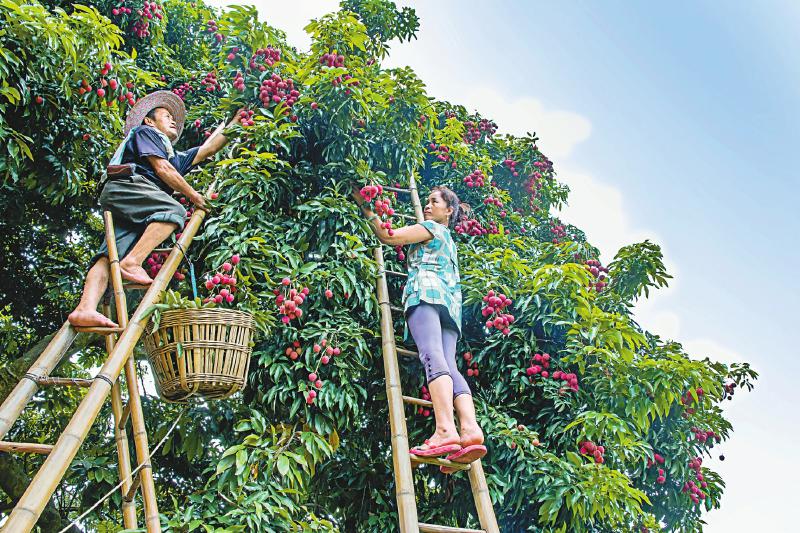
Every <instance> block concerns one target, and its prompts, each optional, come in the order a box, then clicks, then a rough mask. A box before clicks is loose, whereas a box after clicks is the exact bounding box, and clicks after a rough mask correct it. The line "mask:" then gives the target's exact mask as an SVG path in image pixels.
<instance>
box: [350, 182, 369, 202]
mask: <svg viewBox="0 0 800 533" xmlns="http://www.w3.org/2000/svg"><path fill="white" fill-rule="evenodd" d="M352 187H353V189H352V194H353V199H354V200H355V201H356V203H357V204H358V205H359V206H362V205H364V203H366V201H365V200H364V197H363V196H361V189H359V188H358V185H356V184H355V183H354V184H353V185H352Z"/></svg>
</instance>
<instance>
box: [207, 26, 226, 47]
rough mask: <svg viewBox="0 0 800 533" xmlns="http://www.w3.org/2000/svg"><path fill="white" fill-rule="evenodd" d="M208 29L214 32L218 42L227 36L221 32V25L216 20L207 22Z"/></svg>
mask: <svg viewBox="0 0 800 533" xmlns="http://www.w3.org/2000/svg"><path fill="white" fill-rule="evenodd" d="M206 31H207V32H209V33H213V34H214V40H215V41H216V42H217V43H221V42H222V40H223V39H224V38H225V36H224V35H222V34H221V33H220V32H219V26H217V21H215V20H209V21H208V22H206Z"/></svg>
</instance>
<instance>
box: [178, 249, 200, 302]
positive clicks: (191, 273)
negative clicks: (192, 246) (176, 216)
mask: <svg viewBox="0 0 800 533" xmlns="http://www.w3.org/2000/svg"><path fill="white" fill-rule="evenodd" d="M175 247H176V248H177V249H178V250H180V251H181V253H182V254H183V260H184V261H186V263H187V264H188V265H189V278H190V279H191V280H192V298H195V299H197V277H196V276H195V275H194V262H193V261H192V257H191V256H190V255H189V254H188V253H187V252H186V249H185V248H184V247H183V246H182V245H181V243H179V242H178V241H175Z"/></svg>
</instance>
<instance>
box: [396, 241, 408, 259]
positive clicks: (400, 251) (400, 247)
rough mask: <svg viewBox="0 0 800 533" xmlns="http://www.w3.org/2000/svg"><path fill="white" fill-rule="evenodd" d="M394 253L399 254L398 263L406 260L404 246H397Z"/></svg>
mask: <svg viewBox="0 0 800 533" xmlns="http://www.w3.org/2000/svg"><path fill="white" fill-rule="evenodd" d="M394 251H395V252H396V253H397V260H398V261H405V260H406V254H405V252H403V247H402V246H400V245H397V246H395V247H394Z"/></svg>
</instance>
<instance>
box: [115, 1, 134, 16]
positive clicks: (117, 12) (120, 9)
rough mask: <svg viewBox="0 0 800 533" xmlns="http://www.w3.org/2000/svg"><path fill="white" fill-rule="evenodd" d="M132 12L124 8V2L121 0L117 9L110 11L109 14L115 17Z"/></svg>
mask: <svg viewBox="0 0 800 533" xmlns="http://www.w3.org/2000/svg"><path fill="white" fill-rule="evenodd" d="M132 11H133V10H132V9H131V8H129V7H127V6H125V0H122V2H120V4H119V5H118V6H117V7H114V8H112V9H111V14H112V15H114V16H115V17H116V16H119V15H130V14H131V13H132Z"/></svg>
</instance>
